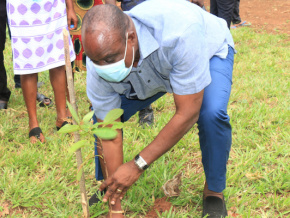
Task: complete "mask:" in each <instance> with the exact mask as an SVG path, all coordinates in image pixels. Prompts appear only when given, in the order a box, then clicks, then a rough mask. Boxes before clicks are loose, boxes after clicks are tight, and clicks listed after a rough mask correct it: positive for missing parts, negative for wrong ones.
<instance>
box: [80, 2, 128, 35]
mask: <svg viewBox="0 0 290 218" xmlns="http://www.w3.org/2000/svg"><path fill="white" fill-rule="evenodd" d="M128 27H129V19H128V17H127V15H126V14H124V13H123V11H121V10H120V9H119V8H118V7H117V6H115V5H111V4H104V5H98V6H95V7H93V8H92V9H90V10H89V11H88V12H87V13H86V15H85V17H84V19H83V23H82V35H85V34H93V33H94V32H95V31H101V32H102V34H104V35H106V34H111V33H116V34H118V35H119V36H120V37H122V38H123V39H124V40H125V39H126V31H127V29H128Z"/></svg>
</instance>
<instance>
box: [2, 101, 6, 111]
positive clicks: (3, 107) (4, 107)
mask: <svg viewBox="0 0 290 218" xmlns="http://www.w3.org/2000/svg"><path fill="white" fill-rule="evenodd" d="M2 109H7V102H1V103H0V110H2Z"/></svg>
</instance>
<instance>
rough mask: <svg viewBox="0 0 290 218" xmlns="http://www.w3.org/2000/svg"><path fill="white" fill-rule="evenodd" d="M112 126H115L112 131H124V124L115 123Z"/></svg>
mask: <svg viewBox="0 0 290 218" xmlns="http://www.w3.org/2000/svg"><path fill="white" fill-rule="evenodd" d="M112 124H113V126H112V129H122V128H123V127H124V123H122V122H114V123H112Z"/></svg>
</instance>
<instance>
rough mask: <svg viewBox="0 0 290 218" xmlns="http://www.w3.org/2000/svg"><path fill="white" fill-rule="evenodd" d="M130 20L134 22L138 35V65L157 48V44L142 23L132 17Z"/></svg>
mask: <svg viewBox="0 0 290 218" xmlns="http://www.w3.org/2000/svg"><path fill="white" fill-rule="evenodd" d="M132 20H133V22H134V25H135V28H136V32H137V37H138V45H139V53H140V60H139V62H138V66H140V64H141V63H142V61H143V60H144V59H145V58H146V57H148V56H149V55H150V54H152V53H153V52H154V51H156V50H157V49H158V48H159V44H158V42H157V41H156V39H155V38H154V37H153V36H152V34H151V33H150V32H149V30H148V29H147V27H146V26H145V25H143V24H142V23H140V22H139V21H138V20H136V19H134V18H132Z"/></svg>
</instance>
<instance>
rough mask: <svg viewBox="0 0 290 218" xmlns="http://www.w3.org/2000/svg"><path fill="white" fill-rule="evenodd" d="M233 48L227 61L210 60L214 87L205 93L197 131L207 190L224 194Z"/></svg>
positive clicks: (228, 150)
mask: <svg viewBox="0 0 290 218" xmlns="http://www.w3.org/2000/svg"><path fill="white" fill-rule="evenodd" d="M233 56H234V52H233V49H232V48H229V54H228V57H227V59H221V58H218V57H213V58H212V59H211V60H210V72H211V77H212V82H211V84H210V85H209V86H208V87H206V88H205V90H204V98H203V103H202V106H201V111H200V117H199V120H198V122H197V123H198V129H199V137H200V147H201V151H202V163H203V166H204V171H205V175H206V181H207V183H208V189H209V190H211V191H214V192H222V191H223V190H224V189H225V186H226V164H227V161H228V157H229V152H230V148H231V139H232V134H231V125H230V118H229V116H228V114H227V105H228V101H229V98H230V93H231V84H232V70H233V61H234V60H233Z"/></svg>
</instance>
